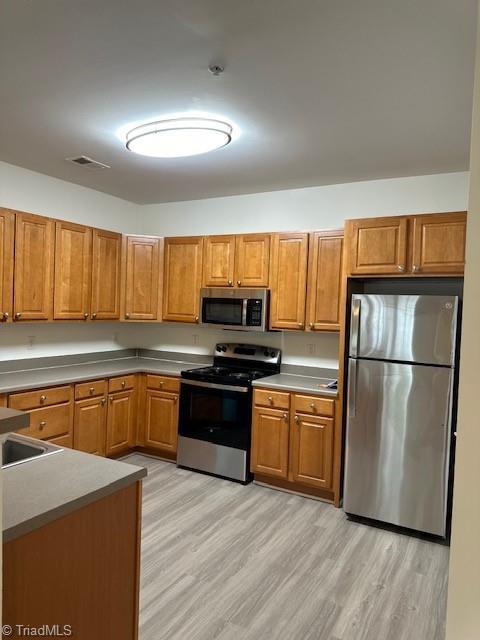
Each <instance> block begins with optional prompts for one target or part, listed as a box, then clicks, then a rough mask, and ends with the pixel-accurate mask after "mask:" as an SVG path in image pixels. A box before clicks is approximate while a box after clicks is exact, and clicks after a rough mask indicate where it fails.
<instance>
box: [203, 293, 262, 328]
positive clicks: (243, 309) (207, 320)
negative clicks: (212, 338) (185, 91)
mask: <svg viewBox="0 0 480 640" xmlns="http://www.w3.org/2000/svg"><path fill="white" fill-rule="evenodd" d="M268 303H269V291H268V289H233V288H230V287H225V288H223V287H215V288H213V287H211V288H206V289H201V292H200V314H201V315H200V324H203V325H205V326H208V327H217V328H218V329H240V330H243V331H268Z"/></svg>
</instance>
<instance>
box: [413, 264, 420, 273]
mask: <svg viewBox="0 0 480 640" xmlns="http://www.w3.org/2000/svg"><path fill="white" fill-rule="evenodd" d="M419 271H420V267H419V266H418V265H417V264H414V265H413V273H418V272H419Z"/></svg>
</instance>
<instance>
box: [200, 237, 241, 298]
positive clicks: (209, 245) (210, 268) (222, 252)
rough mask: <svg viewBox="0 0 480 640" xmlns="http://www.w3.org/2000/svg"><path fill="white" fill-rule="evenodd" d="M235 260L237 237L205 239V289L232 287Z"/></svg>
mask: <svg viewBox="0 0 480 640" xmlns="http://www.w3.org/2000/svg"><path fill="white" fill-rule="evenodd" d="M234 260H235V236H208V237H206V238H205V244H204V258H203V283H204V286H205V287H232V286H233V284H234V283H233V277H234V273H233V269H234Z"/></svg>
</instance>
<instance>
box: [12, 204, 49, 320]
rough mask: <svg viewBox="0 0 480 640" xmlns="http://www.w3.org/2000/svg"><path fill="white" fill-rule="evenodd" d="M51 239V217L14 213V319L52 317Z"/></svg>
mask: <svg viewBox="0 0 480 640" xmlns="http://www.w3.org/2000/svg"><path fill="white" fill-rule="evenodd" d="M54 243H55V222H54V221H53V220H50V218H43V217H41V216H34V215H31V214H29V213H17V214H16V225H15V282H14V313H15V315H14V319H15V320H51V319H52V317H53V259H54Z"/></svg>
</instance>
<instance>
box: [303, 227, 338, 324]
mask: <svg viewBox="0 0 480 640" xmlns="http://www.w3.org/2000/svg"><path fill="white" fill-rule="evenodd" d="M342 257H343V231H318V232H316V233H312V234H311V235H310V250H309V264H308V285H307V329H308V330H309V331H340V299H341V285H342Z"/></svg>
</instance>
